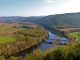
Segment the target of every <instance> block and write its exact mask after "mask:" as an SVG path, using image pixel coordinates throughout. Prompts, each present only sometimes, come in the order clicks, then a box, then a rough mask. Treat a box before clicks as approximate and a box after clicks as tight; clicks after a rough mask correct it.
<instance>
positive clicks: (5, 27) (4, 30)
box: [0, 23, 25, 35]
mask: <svg viewBox="0 0 80 60" xmlns="http://www.w3.org/2000/svg"><path fill="white" fill-rule="evenodd" d="M19 30H25V28H22V27H21V25H20V24H19V23H12V24H9V23H0V35H11V34H13V33H14V32H16V31H19Z"/></svg>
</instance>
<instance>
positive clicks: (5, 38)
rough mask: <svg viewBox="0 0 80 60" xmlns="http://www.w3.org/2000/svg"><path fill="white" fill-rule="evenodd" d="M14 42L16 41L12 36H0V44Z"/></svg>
mask: <svg viewBox="0 0 80 60" xmlns="http://www.w3.org/2000/svg"><path fill="white" fill-rule="evenodd" d="M13 41H16V39H15V38H14V37H12V36H0V44H4V43H9V42H13Z"/></svg>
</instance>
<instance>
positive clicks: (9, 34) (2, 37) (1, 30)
mask: <svg viewBox="0 0 80 60" xmlns="http://www.w3.org/2000/svg"><path fill="white" fill-rule="evenodd" d="M23 26H29V27H37V25H33V24H32V23H21V24H20V23H0V44H4V43H9V42H13V41H16V38H15V37H14V36H13V35H14V32H17V31H20V30H26V29H28V28H24V27H23Z"/></svg>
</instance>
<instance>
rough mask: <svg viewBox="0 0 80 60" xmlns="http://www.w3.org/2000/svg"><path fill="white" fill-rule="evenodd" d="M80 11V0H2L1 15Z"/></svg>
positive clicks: (35, 14) (0, 0) (33, 14)
mask: <svg viewBox="0 0 80 60" xmlns="http://www.w3.org/2000/svg"><path fill="white" fill-rule="evenodd" d="M72 12H80V0H0V16H44V15H52V14H62V13H72Z"/></svg>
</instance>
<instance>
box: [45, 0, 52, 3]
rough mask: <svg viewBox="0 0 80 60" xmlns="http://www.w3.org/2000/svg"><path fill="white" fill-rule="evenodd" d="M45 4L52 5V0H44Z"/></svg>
mask: <svg viewBox="0 0 80 60" xmlns="http://www.w3.org/2000/svg"><path fill="white" fill-rule="evenodd" d="M45 1H46V2H47V3H52V2H53V0H45Z"/></svg>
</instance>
